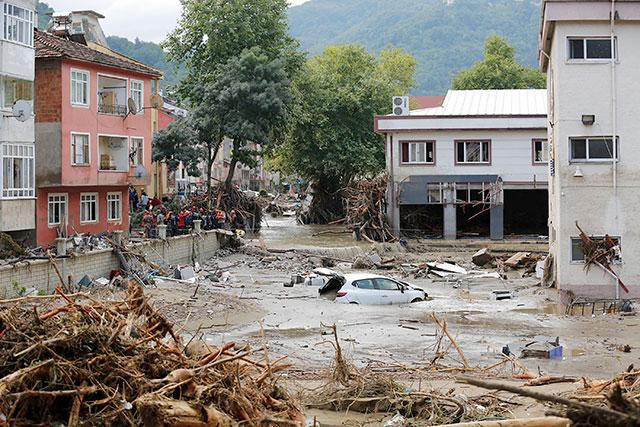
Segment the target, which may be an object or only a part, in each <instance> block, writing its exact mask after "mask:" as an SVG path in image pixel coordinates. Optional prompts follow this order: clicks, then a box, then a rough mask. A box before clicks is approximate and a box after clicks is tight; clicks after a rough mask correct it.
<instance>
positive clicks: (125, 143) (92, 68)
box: [35, 31, 162, 245]
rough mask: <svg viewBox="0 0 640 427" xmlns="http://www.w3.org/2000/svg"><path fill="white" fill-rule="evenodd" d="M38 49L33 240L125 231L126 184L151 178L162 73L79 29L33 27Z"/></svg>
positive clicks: (41, 241)
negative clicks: (92, 42) (99, 46)
mask: <svg viewBox="0 0 640 427" xmlns="http://www.w3.org/2000/svg"><path fill="white" fill-rule="evenodd" d="M35 49H36V90H35V92H36V93H35V113H36V138H35V139H36V144H35V145H36V159H37V163H36V186H37V206H36V210H37V219H36V238H37V241H38V244H40V245H48V244H50V243H52V242H53V241H54V240H55V238H56V237H58V236H59V235H64V236H68V235H73V234H75V233H100V232H103V231H114V230H128V228H129V217H128V212H129V198H128V187H129V185H134V186H138V187H140V186H145V185H147V184H149V181H150V179H149V171H150V170H151V142H152V138H153V120H157V119H156V118H155V117H154V115H153V114H152V109H151V108H150V107H151V96H152V95H153V94H155V93H156V92H157V83H158V82H157V80H158V79H159V78H161V77H162V75H161V73H160V72H159V71H157V70H155V69H153V68H150V67H147V66H145V65H144V64H141V63H139V62H136V61H134V60H130V59H128V58H125V57H122V56H117V55H111V54H109V53H106V52H104V51H101V50H96V49H93V48H91V47H89V46H87V45H86V42H85V41H84V37H82V35H69V34H67V33H64V32H63V33H60V32H57V33H56V34H51V33H47V32H41V31H36V32H35ZM133 104H135V111H133V110H132V107H133V106H134V105H133Z"/></svg>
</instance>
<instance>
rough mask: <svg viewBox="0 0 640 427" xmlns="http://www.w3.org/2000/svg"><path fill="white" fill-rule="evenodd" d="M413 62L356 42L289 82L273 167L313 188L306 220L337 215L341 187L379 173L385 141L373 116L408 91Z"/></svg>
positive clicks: (333, 51)
mask: <svg viewBox="0 0 640 427" xmlns="http://www.w3.org/2000/svg"><path fill="white" fill-rule="evenodd" d="M415 67H416V60H415V59H414V58H413V57H412V56H411V55H409V54H408V53H406V52H404V51H402V50H400V49H386V50H383V51H382V52H381V53H380V55H379V56H378V57H376V56H374V55H373V54H371V53H369V52H367V50H366V49H365V48H364V47H362V46H358V45H344V46H332V47H329V48H327V49H326V50H325V51H324V52H323V53H322V55H319V56H317V57H314V58H312V59H310V60H309V61H308V62H307V63H306V65H305V67H304V68H303V70H302V71H301V72H300V73H299V74H298V76H297V78H296V79H295V80H294V84H293V89H292V90H293V95H294V103H293V108H292V113H291V118H290V120H289V123H290V126H289V127H288V133H287V135H286V138H285V141H284V142H283V143H282V144H280V145H279V146H278V149H277V150H276V152H275V154H274V159H273V162H272V163H273V164H274V165H276V167H277V168H278V169H280V170H282V171H283V172H286V173H290V174H297V175H299V176H301V177H302V178H304V179H306V180H308V181H309V182H311V183H312V186H313V192H314V198H313V202H312V204H311V208H310V211H309V215H308V221H309V222H315V223H326V222H330V221H333V220H336V219H339V218H342V217H343V216H344V207H343V200H342V196H343V195H342V190H343V189H344V188H345V187H346V186H347V185H348V184H349V182H351V181H352V180H353V179H354V178H356V177H358V178H363V177H371V176H375V175H377V174H379V173H380V172H382V171H383V169H384V143H383V139H382V137H381V136H380V135H378V134H376V133H375V132H374V129H373V117H374V116H375V115H377V114H384V113H387V112H388V111H389V110H390V108H391V98H392V96H394V95H405V94H407V93H408V92H409V89H410V88H411V87H412V86H413V84H414V81H413V75H414V71H415Z"/></svg>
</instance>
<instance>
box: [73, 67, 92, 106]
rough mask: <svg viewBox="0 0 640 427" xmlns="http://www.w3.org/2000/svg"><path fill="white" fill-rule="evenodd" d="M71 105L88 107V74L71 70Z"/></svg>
mask: <svg viewBox="0 0 640 427" xmlns="http://www.w3.org/2000/svg"><path fill="white" fill-rule="evenodd" d="M71 103H72V104H73V105H89V73H88V72H86V71H78V70H71Z"/></svg>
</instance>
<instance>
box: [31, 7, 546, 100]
mask: <svg viewBox="0 0 640 427" xmlns="http://www.w3.org/2000/svg"><path fill="white" fill-rule="evenodd" d="M45 11H46V12H52V11H53V9H51V8H50V7H49V5H47V4H46V3H43V2H39V4H38V12H39V16H38V18H39V24H40V25H39V26H41V27H42V26H44V25H45V24H46V22H47V20H48V18H47V17H46V16H44V12H45ZM539 19H540V0H310V1H308V2H306V3H304V4H302V5H299V6H293V7H291V8H290V9H289V26H290V29H291V34H292V35H293V36H294V37H295V38H297V39H298V40H300V43H301V46H302V48H303V49H304V50H306V51H308V52H309V54H310V55H316V54H318V53H320V52H322V50H323V49H324V48H325V47H326V46H329V45H332V44H341V43H359V44H362V45H364V46H366V47H367V48H368V49H369V50H371V51H373V52H376V53H377V52H378V51H380V49H383V48H385V47H389V46H395V47H401V48H404V49H405V50H407V51H408V52H410V53H411V54H413V55H414V56H415V57H416V59H417V60H418V62H419V66H418V71H417V75H416V80H417V87H416V88H415V89H414V91H413V92H414V94H416V95H441V94H445V93H446V91H447V89H448V88H449V87H450V86H451V78H452V76H453V75H454V74H455V73H456V72H457V71H459V70H461V69H464V68H467V67H469V66H470V65H471V64H473V63H474V62H475V61H477V60H479V59H481V58H482V50H483V45H484V41H485V39H486V38H487V37H488V36H489V35H490V34H498V35H501V36H504V37H506V38H507V39H508V40H509V42H510V43H511V44H512V45H513V46H514V47H515V48H516V50H517V54H516V56H517V59H518V61H520V62H521V63H522V64H524V65H529V66H534V67H535V66H536V64H537V46H538V42H537V40H538V26H539ZM107 40H108V42H109V45H110V46H111V48H112V49H114V50H116V51H118V52H120V53H122V54H124V55H127V56H129V57H131V58H133V59H136V60H138V61H141V62H144V63H146V64H148V65H151V66H152V67H155V68H158V69H159V70H161V71H163V72H164V73H165V82H164V83H163V85H164V86H167V85H173V84H175V83H176V82H177V81H178V79H179V75H180V72H181V70H178V71H176V70H175V66H174V64H172V63H170V62H168V61H167V60H166V58H165V56H164V53H163V51H162V48H161V47H160V46H159V45H158V44H157V43H152V42H145V41H140V40H138V39H136V40H134V41H130V40H128V39H126V38H123V37H117V36H110V37H108V38H107Z"/></svg>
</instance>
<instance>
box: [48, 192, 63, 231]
mask: <svg viewBox="0 0 640 427" xmlns="http://www.w3.org/2000/svg"><path fill="white" fill-rule="evenodd" d="M63 222H64V223H65V224H66V222H67V195H66V194H49V199H48V209H47V223H48V224H49V225H59V224H62V223H63Z"/></svg>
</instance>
